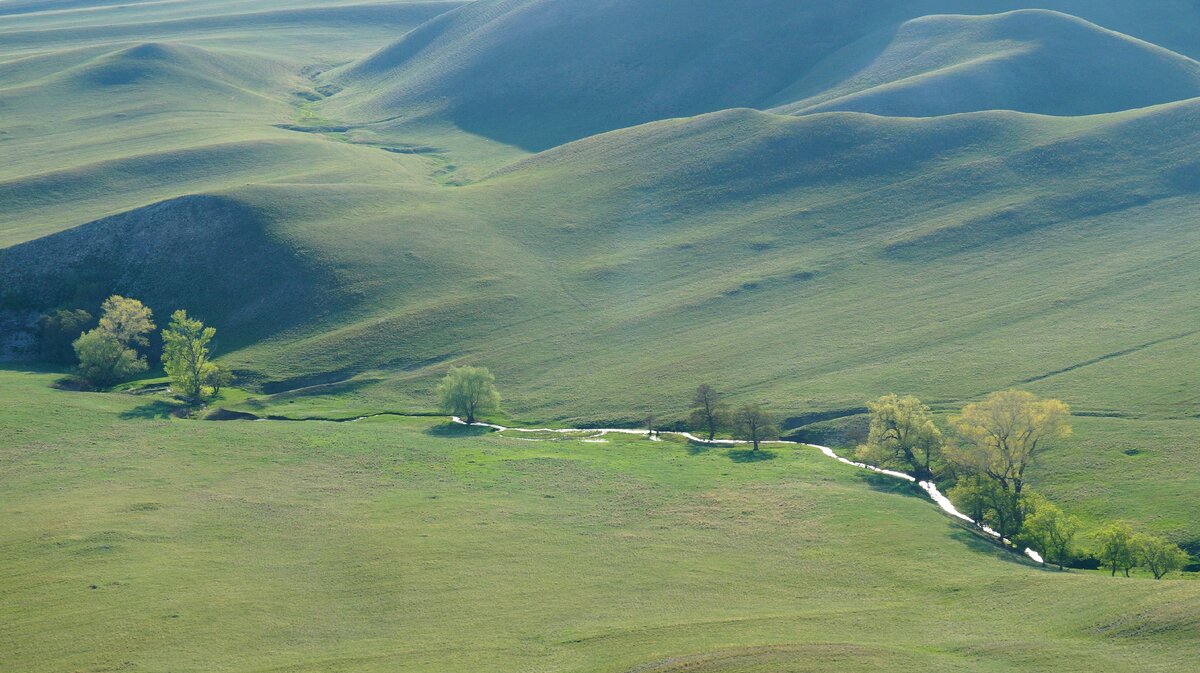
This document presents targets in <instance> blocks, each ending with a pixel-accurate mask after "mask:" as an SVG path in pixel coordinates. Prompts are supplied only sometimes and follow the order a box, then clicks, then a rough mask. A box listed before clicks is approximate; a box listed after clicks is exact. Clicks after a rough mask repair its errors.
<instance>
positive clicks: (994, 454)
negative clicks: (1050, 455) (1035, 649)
mask: <svg viewBox="0 0 1200 673" xmlns="http://www.w3.org/2000/svg"><path fill="white" fill-rule="evenodd" d="M868 410H869V411H870V416H871V421H870V430H869V433H868V436H867V441H866V443H864V444H863V445H862V446H860V447H858V450H857V452H856V455H857V457H858V459H859V460H861V461H863V462H866V463H870V464H872V465H876V466H880V467H889V468H894V469H899V470H904V471H906V472H909V473H911V474H913V475H914V476H916V477H917V478H918V479H922V480H937V481H939V482H941V483H943V484H945V483H952V484H953V485H952V486H951V487H950V488H949V490H948V491H947V496H948V497H949V498H950V499H951V501H953V502H954V504H955V506H956V507H958V508H959V510H960V511H962V512H963V513H964V514H966V515H967V516H969V517H971V518H972V519H974V520H975V521H976V522H978V523H979V524H980V525H984V526H987V527H989V528H991V529H992V530H994V531H995V532H996V533H998V534H999V535H1000V537H1001V538H1002V539H1003V540H1006V541H1012V542H1020V543H1023V544H1026V545H1028V546H1029V547H1032V548H1034V549H1036V550H1038V551H1039V552H1040V553H1041V555H1042V557H1043V559H1045V561H1047V562H1050V563H1054V564H1056V565H1058V567H1059V568H1060V569H1061V568H1063V567H1065V566H1066V565H1067V564H1068V563H1071V562H1072V561H1073V560H1074V559H1075V558H1076V556H1077V555H1078V553H1079V551H1078V549H1077V548H1076V544H1075V539H1076V537H1077V535H1078V532H1079V530H1080V522H1079V519H1078V518H1076V517H1074V516H1071V515H1069V514H1066V513H1064V512H1063V511H1062V510H1061V509H1060V508H1059V507H1057V506H1056V505H1055V504H1054V503H1052V502H1050V501H1049V500H1048V499H1046V498H1045V497H1044V496H1042V495H1041V494H1038V493H1035V492H1033V491H1032V490H1030V489H1029V488H1028V486H1027V485H1026V483H1025V481H1026V474H1027V471H1028V469H1029V467H1030V466H1031V465H1032V464H1033V463H1034V461H1035V460H1036V459H1037V457H1038V456H1039V455H1040V453H1041V452H1042V451H1044V450H1045V448H1046V446H1047V445H1048V444H1050V443H1052V442H1053V441H1054V440H1057V439H1062V438H1065V437H1068V436H1070V434H1071V426H1070V423H1069V419H1070V409H1069V408H1068V407H1067V405H1065V404H1063V403H1062V402H1060V401H1058V400H1050V399H1039V398H1038V397H1036V396H1035V395H1033V394H1031V393H1028V392H1024V391H1019V390H1005V391H1001V392H996V393H992V394H991V395H989V396H988V397H987V398H986V399H984V400H983V401H982V402H978V403H973V404H968V405H967V406H965V407H964V408H963V409H962V411H961V412H960V413H958V414H956V415H954V416H951V417H950V428H951V430H952V433H951V436H950V437H946V436H945V435H943V433H942V431H941V430H940V429H939V428H938V427H937V425H936V423H935V422H934V419H933V413H932V412H931V411H930V409H929V407H927V406H925V405H924V404H922V403H921V402H920V400H918V399H917V398H915V397H911V396H910V397H899V396H897V395H886V396H884V397H881V398H879V399H878V400H876V401H874V402H871V403H869V404H868ZM1099 540H1100V542H1099V545H1098V547H1097V549H1096V550H1095V552H1094V555H1095V556H1096V558H1098V559H1100V561H1101V562H1102V563H1104V564H1105V566H1107V567H1111V568H1112V572H1113V574H1116V571H1117V570H1125V571H1126V572H1128V570H1129V569H1131V568H1134V567H1139V566H1144V567H1146V568H1147V569H1148V570H1150V572H1151V573H1152V574H1153V575H1154V576H1155V578H1156V579H1157V578H1161V577H1163V575H1165V574H1166V573H1169V572H1172V571H1174V570H1178V569H1179V568H1181V567H1183V565H1185V564H1186V563H1187V560H1188V556H1187V554H1186V553H1185V552H1184V551H1183V550H1181V549H1180V548H1179V547H1178V546H1176V545H1174V544H1172V543H1171V542H1170V541H1168V540H1166V539H1164V538H1159V537H1153V536H1147V535H1135V534H1134V533H1133V532H1132V530H1130V529H1129V528H1128V526H1125V525H1124V524H1115V525H1112V526H1108V527H1106V528H1105V529H1104V530H1102V531H1101V534H1100V538H1099Z"/></svg>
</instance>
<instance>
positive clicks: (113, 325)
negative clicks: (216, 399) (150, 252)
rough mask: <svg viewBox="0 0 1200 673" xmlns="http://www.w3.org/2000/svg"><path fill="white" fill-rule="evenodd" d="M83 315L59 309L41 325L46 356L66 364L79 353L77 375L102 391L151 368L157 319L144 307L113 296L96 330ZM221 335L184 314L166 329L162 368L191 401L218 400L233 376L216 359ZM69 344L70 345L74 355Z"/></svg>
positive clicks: (173, 316) (176, 315)
mask: <svg viewBox="0 0 1200 673" xmlns="http://www.w3.org/2000/svg"><path fill="white" fill-rule="evenodd" d="M91 321H92V316H91V314H89V313H88V312H87V311H83V310H58V311H55V312H53V313H50V314H48V315H46V316H43V317H42V320H41V321H40V323H39V328H40V332H41V349H42V354H43V357H45V358H46V359H48V360H51V361H63V360H67V359H68V358H69V354H68V353H70V354H73V355H74V357H75V360H76V362H77V364H76V367H75V374H76V375H77V376H78V377H79V378H80V379H82V380H83V381H85V382H86V383H88V384H89V385H91V386H93V387H96V388H107V387H110V386H113V385H115V384H117V383H121V382H122V381H127V380H129V379H131V378H133V377H134V376H137V375H138V374H141V373H142V372H145V371H146V370H147V369H149V364H148V362H147V356H146V354H145V350H146V349H147V348H148V347H149V345H150V339H149V335H150V334H151V333H152V332H153V331H154V330H155V329H156V325H155V324H154V314H153V312H152V311H151V310H150V308H149V307H147V306H146V305H145V304H143V303H142V302H140V301H138V300H137V299H131V298H129V297H122V296H120V295H113V296H111V297H109V298H108V299H106V300H104V303H103V304H101V306H100V319H99V321H98V322H97V324H96V326H95V327H94V328H92V329H90V330H86V331H84V330H85V328H86V326H87V325H88V324H90V323H91ZM216 333H217V331H216V330H215V329H213V328H212V327H205V326H204V324H203V323H201V322H200V321H199V320H196V319H194V318H191V317H189V316H188V314H187V312H186V311H184V310H182V309H180V310H178V311H175V312H174V313H173V314H171V322H170V324H168V325H167V326H166V327H165V328H163V330H162V334H161V336H162V343H163V350H162V356H161V361H162V366H163V369H164V370H165V371H166V373H167V375H168V376H169V377H170V378H171V383H172V387H173V389H174V391H175V392H176V393H177V394H179V395H181V396H183V397H186V398H188V399H192V400H200V399H203V398H204V397H206V396H209V395H211V396H216V395H218V394H220V392H221V389H222V388H223V387H225V386H227V385H229V384H230V383H231V382H232V379H233V376H232V374H231V373H230V372H228V371H226V370H224V369H223V368H221V367H220V365H218V364H216V363H215V362H212V360H211V359H210V357H209V356H210V352H209V344H210V342H211V341H212V339H213V337H214V336H216ZM66 344H69V345H70V351H69V352H68V350H67V346H66Z"/></svg>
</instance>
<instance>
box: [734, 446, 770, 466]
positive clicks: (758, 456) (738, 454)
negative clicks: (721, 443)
mask: <svg viewBox="0 0 1200 673" xmlns="http://www.w3.org/2000/svg"><path fill="white" fill-rule="evenodd" d="M775 458H776V455H775V452H774V451H767V450H766V449H759V450H758V451H755V450H754V449H733V450H731V451H730V452H729V460H732V461H733V462H735V463H761V462H763V461H764V460H775Z"/></svg>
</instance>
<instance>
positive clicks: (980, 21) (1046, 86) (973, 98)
mask: <svg viewBox="0 0 1200 673" xmlns="http://www.w3.org/2000/svg"><path fill="white" fill-rule="evenodd" d="M877 39H878V38H877V37H872V38H869V39H867V40H865V41H863V43H859V44H855V45H853V46H851V47H849V48H847V49H846V50H844V53H839V54H837V55H835V56H833V57H831V58H830V59H829V63H828V64H827V65H825V67H824V68H818V71H817V72H814V73H812V74H810V75H809V77H808V78H806V80H808V81H806V82H802V83H801V84H800V85H798V86H797V87H796V93H791V92H787V91H785V92H784V93H782V94H779V96H778V98H779V99H780V100H789V99H791V98H794V97H795V96H796V95H802V94H801V92H803V91H804V89H806V88H808V89H811V87H812V86H813V84H812V82H821V81H825V82H828V81H837V80H841V81H840V82H838V83H837V84H834V85H833V86H829V87H826V88H823V89H822V90H821V91H820V92H819V93H818V94H816V95H815V96H812V97H811V98H806V99H804V100H800V101H795V102H789V103H788V104H786V105H785V106H783V107H782V108H781V110H780V111H786V112H818V111H829V110H849V111H857V112H871V113H874V114H880V115H889V116H904V117H931V116H936V115H946V114H954V113H958V112H974V111H979V110H1017V111H1020V112H1032V113H1038V114H1051V115H1063V116H1079V115H1088V114H1099V113H1104V112H1117V111H1120V110H1131V109H1136V108H1144V107H1149V106H1151V105H1156V104H1160V103H1169V102H1172V101H1178V100H1186V99H1189V98H1195V97H1197V96H1200V63H1198V62H1196V61H1194V60H1192V59H1190V58H1188V57H1186V56H1182V55H1180V54H1177V53H1175V52H1171V51H1168V50H1166V49H1163V48H1161V47H1158V46H1156V45H1153V44H1150V43H1148V42H1144V41H1141V40H1136V39H1134V38H1131V37H1129V36H1127V35H1122V34H1120V33H1116V32H1113V31H1109V30H1105V29H1103V28H1101V27H1100V26H1097V25H1095V24H1091V23H1088V22H1087V21H1083V20H1082V19H1078V18H1075V17H1072V16H1069V15H1066V14H1060V13H1057V12H1050V11H1044V10H1023V11H1017V12H1009V13H1006V14H999V15H992V16H982V17H981V16H963V15H958V16H928V17H922V18H920V19H915V20H913V21H909V22H906V23H905V24H904V25H902V26H901V27H900V28H899V30H898V31H897V32H896V34H895V35H894V36H891V42H890V44H888V46H887V48H886V49H884V51H883V52H882V53H879V54H877V55H876V54H875V49H876V45H875V41H877ZM863 52H869V53H870V54H871V56H870V58H871V59H872V60H871V61H870V63H869V65H867V66H866V67H861V61H862V60H863ZM839 70H841V72H838V71H839Z"/></svg>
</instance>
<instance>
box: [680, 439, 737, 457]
mask: <svg viewBox="0 0 1200 673" xmlns="http://www.w3.org/2000/svg"><path fill="white" fill-rule="evenodd" d="M726 446H732V445H730V444H725V445H721V444H706V443H704V442H693V441H692V440H690V439H689V440H688V443H687V452H688V454H689V455H692V456H703V455H704V454H706V453H708V452H709V451H712V450H713V449H722V448H725V447H726Z"/></svg>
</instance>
